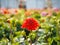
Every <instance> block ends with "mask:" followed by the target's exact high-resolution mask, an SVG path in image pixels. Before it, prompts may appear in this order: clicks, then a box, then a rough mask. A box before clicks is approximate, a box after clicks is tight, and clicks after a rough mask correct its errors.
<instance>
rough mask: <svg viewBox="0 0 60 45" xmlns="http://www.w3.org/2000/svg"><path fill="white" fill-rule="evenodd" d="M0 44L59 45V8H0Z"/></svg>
mask: <svg viewBox="0 0 60 45" xmlns="http://www.w3.org/2000/svg"><path fill="white" fill-rule="evenodd" d="M0 45H60V10H59V9H56V8H55V9H46V10H45V9H41V10H36V9H34V10H32V9H31V10H24V9H5V8H1V9H0Z"/></svg>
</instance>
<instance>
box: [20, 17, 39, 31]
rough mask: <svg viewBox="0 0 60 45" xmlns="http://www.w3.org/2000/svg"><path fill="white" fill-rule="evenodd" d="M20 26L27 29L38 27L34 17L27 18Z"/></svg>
mask: <svg viewBox="0 0 60 45" xmlns="http://www.w3.org/2000/svg"><path fill="white" fill-rule="evenodd" d="M21 27H22V28H26V29H27V30H29V31H30V30H36V29H37V28H38V27H39V23H38V21H37V20H36V19H34V18H27V19H26V20H25V21H24V23H23V24H22V26H21Z"/></svg>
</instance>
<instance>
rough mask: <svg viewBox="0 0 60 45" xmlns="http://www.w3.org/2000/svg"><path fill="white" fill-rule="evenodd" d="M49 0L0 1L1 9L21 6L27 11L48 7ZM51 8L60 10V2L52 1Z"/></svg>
mask: <svg viewBox="0 0 60 45" xmlns="http://www.w3.org/2000/svg"><path fill="white" fill-rule="evenodd" d="M48 3H49V0H23V1H21V0H0V8H19V7H21V4H23V5H24V7H25V8H27V9H33V8H35V9H36V8H37V9H41V8H45V7H48ZM50 7H52V8H60V0H50Z"/></svg>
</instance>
